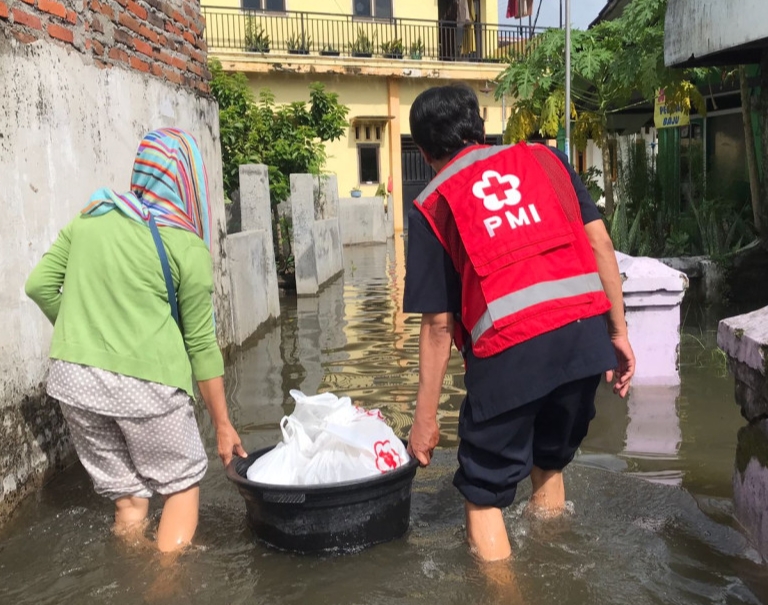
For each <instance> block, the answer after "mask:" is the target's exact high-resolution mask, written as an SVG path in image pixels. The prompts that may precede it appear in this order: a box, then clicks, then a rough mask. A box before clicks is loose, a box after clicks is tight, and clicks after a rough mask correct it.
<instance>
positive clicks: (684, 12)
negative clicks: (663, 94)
mask: <svg viewBox="0 0 768 605" xmlns="http://www.w3.org/2000/svg"><path fill="white" fill-rule="evenodd" d="M765 39H768V5H766V3H765V0H741V1H740V2H722V1H720V0H670V2H669V5H668V6H667V17H666V28H665V31H664V62H665V63H666V64H667V65H676V64H679V63H683V62H685V61H688V60H689V59H690V58H692V57H696V58H700V57H706V56H707V55H712V54H715V53H720V52H723V51H726V50H730V49H733V48H737V47H740V46H744V45H749V44H754V43H756V42H758V41H760V40H765Z"/></svg>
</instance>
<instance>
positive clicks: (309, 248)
mask: <svg viewBox="0 0 768 605" xmlns="http://www.w3.org/2000/svg"><path fill="white" fill-rule="evenodd" d="M314 191H315V177H314V176H312V175H311V174H292V175H291V199H290V202H291V216H292V218H293V236H292V237H293V241H292V246H293V259H294V262H295V265H296V294H298V295H299V296H301V295H313V294H315V293H317V291H318V289H319V284H318V279H317V261H316V258H315V238H314V224H315V200H314Z"/></svg>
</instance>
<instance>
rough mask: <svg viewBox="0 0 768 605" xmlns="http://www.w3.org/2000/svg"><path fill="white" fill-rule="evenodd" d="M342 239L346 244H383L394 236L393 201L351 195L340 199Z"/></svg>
mask: <svg viewBox="0 0 768 605" xmlns="http://www.w3.org/2000/svg"><path fill="white" fill-rule="evenodd" d="M339 217H340V219H341V241H342V243H343V244H344V245H345V246H351V245H355V244H383V243H386V241H387V239H389V238H391V237H394V234H395V230H394V221H393V218H392V217H393V212H392V205H391V203H387V202H385V199H384V198H381V197H359V198H354V197H349V198H342V199H340V200H339Z"/></svg>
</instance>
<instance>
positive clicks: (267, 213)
mask: <svg viewBox="0 0 768 605" xmlns="http://www.w3.org/2000/svg"><path fill="white" fill-rule="evenodd" d="M240 208H241V213H242V227H243V230H242V231H241V232H240V233H234V234H232V235H228V236H227V240H226V242H227V257H228V262H229V272H230V283H231V293H232V294H231V300H232V316H233V320H234V321H233V323H234V343H235V344H236V345H241V344H243V343H244V342H245V341H246V340H248V339H249V338H250V337H251V336H253V335H254V334H255V333H256V332H257V331H258V330H259V328H261V327H262V326H263V325H265V324H267V323H268V322H269V321H271V320H274V319H275V318H277V317H279V316H280V297H279V292H278V286H277V267H276V263H275V247H274V240H273V237H272V218H271V210H270V202H269V177H268V173H267V167H266V166H262V165H253V164H250V165H247V166H240Z"/></svg>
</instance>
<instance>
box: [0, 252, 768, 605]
mask: <svg viewBox="0 0 768 605" xmlns="http://www.w3.org/2000/svg"><path fill="white" fill-rule="evenodd" d="M397 243H398V245H401V243H400V241H399V240H398V242H397ZM400 252H401V251H400ZM345 254H346V257H345V262H346V265H347V270H346V274H345V277H344V279H343V281H339V282H337V283H335V284H333V285H331V286H330V287H329V288H327V289H326V290H325V291H324V292H323V293H322V294H321V296H319V297H318V298H311V299H299V300H298V301H296V300H293V301H290V300H286V301H283V303H284V304H283V318H282V320H281V322H280V325H279V327H276V328H275V329H274V330H272V331H271V332H270V333H269V334H267V335H266V336H265V337H264V338H263V339H262V340H261V341H259V343H258V344H257V345H256V346H255V347H254V348H252V349H250V350H248V351H245V352H242V353H240V354H239V355H238V356H237V358H236V359H235V360H234V363H233V365H232V367H231V368H230V371H229V374H228V389H229V393H230V404H231V407H232V410H233V420H234V422H235V424H236V426H237V427H238V429H239V430H240V432H241V435H242V436H243V438H244V440H245V444H246V446H247V448H248V449H250V450H252V449H256V448H258V447H262V446H264V445H267V444H271V443H274V442H275V441H276V440H277V439H278V434H279V429H278V422H279V420H280V418H281V417H282V416H283V415H284V414H285V413H286V412H289V411H290V409H291V401H292V400H291V399H290V396H289V395H288V391H289V390H290V389H292V388H299V389H301V390H303V391H305V392H307V393H314V392H316V391H318V390H326V389H330V390H333V391H334V392H337V393H340V394H341V393H344V394H348V395H350V396H351V397H352V398H353V399H355V400H357V401H358V402H360V403H362V404H363V405H366V406H370V407H381V408H383V409H384V411H385V413H386V415H387V416H388V418H389V419H390V420H391V421H392V423H393V424H394V425H395V426H396V427H397V429H398V431H399V432H400V433H401V434H402V435H405V434H406V433H407V427H408V425H409V423H410V412H411V410H412V402H413V400H414V398H415V393H416V386H417V380H418V375H417V338H418V317H409V316H405V315H403V314H402V313H401V311H400V305H401V300H402V284H403V269H402V262H400V263H397V262H395V256H396V254H395V247H394V244H393V245H389V246H375V247H358V248H348V249H346V250H345ZM398 258H400V259H402V254H401V253H398ZM682 377H683V382H682V385H681V387H680V388H679V389H672V390H659V391H646V392H644V393H642V394H640V393H639V392H638V393H636V394H634V395H633V396H632V397H630V399H629V400H628V401H622V400H620V399H618V398H615V397H614V396H612V394H611V393H610V392H609V391H608V390H607V389H605V390H602V391H601V393H600V396H599V400H598V416H597V419H596V420H595V422H594V423H593V425H592V427H591V428H590V434H589V437H588V438H587V440H586V441H585V443H584V445H583V448H582V452H581V454H580V456H579V458H578V460H577V464H575V465H573V466H572V467H571V468H570V470H569V472H568V473H567V481H568V498H569V500H570V501H571V502H572V504H573V512H572V514H570V515H568V516H567V517H565V518H563V519H561V520H558V521H555V522H548V523H542V522H535V521H530V520H528V519H527V518H524V517H522V516H521V509H522V505H523V504H524V501H525V499H526V497H527V495H528V493H529V486H528V484H524V485H523V486H522V487H521V489H520V491H519V498H518V503H517V504H516V505H515V506H513V507H511V508H510V509H509V510H508V511H507V513H506V517H507V519H508V526H509V529H510V533H511V535H512V537H513V544H514V547H515V552H516V559H515V563H514V565H513V568H514V572H515V576H516V579H515V582H514V583H506V584H501V585H498V584H494V583H492V582H489V581H488V579H487V576H486V574H485V572H484V570H483V569H481V568H479V567H478V566H477V565H476V564H475V562H474V561H473V560H472V558H471V557H470V556H469V554H468V553H467V549H466V546H465V544H464V535H463V528H462V523H463V511H462V502H461V498H460V497H459V495H458V493H457V492H456V491H455V489H454V488H453V487H452V486H451V477H452V474H453V470H454V466H455V449H454V448H455V446H456V419H457V415H458V409H459V406H460V403H461V398H462V379H461V363H460V361H459V359H458V358H454V359H453V360H452V363H451V366H450V368H449V376H448V377H447V378H446V384H445V389H444V396H443V402H442V407H441V415H442V417H441V433H442V440H441V446H442V447H443V448H444V449H442V450H439V452H438V455H437V457H436V461H435V464H433V465H432V466H431V467H430V468H429V469H422V470H420V471H419V473H418V475H417V477H416V481H415V483H414V493H413V510H412V515H411V522H412V524H411V530H410V531H409V533H408V535H407V536H406V537H405V538H404V539H402V540H399V541H396V542H393V543H390V544H385V545H381V546H377V547H375V548H372V549H369V550H367V551H364V552H362V553H360V554H357V555H350V556H343V557H300V556H294V555H287V554H283V553H278V552H274V551H271V550H269V549H267V548H265V547H263V546H261V545H258V544H254V543H253V542H252V540H251V537H250V535H249V533H248V530H247V529H246V527H245V519H244V506H243V503H242V500H241V499H240V496H239V495H238V494H237V492H236V491H235V489H234V487H233V486H231V485H230V484H229V483H228V482H227V480H226V478H225V477H224V475H223V473H222V472H221V467H220V465H219V463H218V461H217V460H212V462H211V470H210V471H209V473H208V475H207V477H206V478H205V480H204V482H203V485H202V511H201V521H200V529H199V532H198V536H197V538H196V542H197V545H198V547H197V549H196V550H195V551H194V552H192V553H190V554H188V555H186V556H185V557H184V558H183V559H182V560H181V562H180V563H179V564H177V565H176V566H175V567H173V568H171V569H166V568H163V567H162V565H160V564H159V561H158V560H157V559H156V558H154V557H152V556H150V555H146V554H141V553H136V552H129V551H127V550H126V549H125V548H124V547H122V546H121V545H120V544H119V543H118V542H117V541H116V540H115V539H114V538H112V537H111V536H110V533H109V526H110V522H111V509H110V505H109V503H108V502H106V501H104V500H102V499H100V498H98V497H96V496H95V495H94V494H93V493H92V490H91V487H90V483H89V481H88V478H87V477H86V476H85V474H84V472H83V471H82V469H81V468H80V467H79V465H76V466H74V467H72V468H71V469H69V470H68V471H66V472H64V473H62V474H61V475H59V476H58V477H57V478H56V479H55V480H54V481H52V482H51V483H50V484H48V485H47V486H46V487H45V488H44V489H42V490H41V491H40V492H39V493H38V494H37V495H36V496H33V497H31V498H30V499H28V500H27V501H26V502H25V503H24V504H23V505H22V507H21V509H20V511H19V512H18V514H17V515H16V516H15V517H14V519H13V520H12V522H11V523H10V524H9V525H7V526H6V527H5V528H3V529H2V530H0V605H6V604H8V605H11V604H13V605H21V604H36V605H37V604H48V603H50V604H54V603H56V604H60V603H75V604H81V603H83V604H85V603H98V604H111V603H115V604H121V605H133V604H136V603H146V602H154V603H174V604H175V603H189V604H208V603H212V604H219V603H222V604H235V603H238V604H239V603H243V604H245V603H248V604H252V605H256V604H270V605H281V604H289V603H302V604H307V605H319V604H329V605H341V604H350V605H352V604H355V605H361V604H370V605H374V604H387V605H391V604H416V603H441V604H443V603H445V604H454V603H455V604H470V603H472V604H475V603H477V604H489V603H526V604H530V605H539V604H541V605H545V604H546V605H549V604H551V603H558V604H563V605H570V604H573V605H593V604H599V605H602V604H614V603H615V604H617V605H619V604H621V605H624V604H630V603H631V604H632V605H644V604H657V603H658V604H662V603H663V604H669V603H676V604H677V603H679V604H689V603H723V604H735V603H761V602H768V570H766V568H765V567H763V566H762V565H761V564H759V563H758V561H759V557H758V556H757V555H756V553H755V552H754V550H753V549H752V548H751V547H750V546H749V544H748V542H747V541H746V539H745V538H744V536H743V535H742V533H741V532H740V531H739V528H738V525H737V524H736V523H735V521H734V520H733V514H732V504H731V499H730V495H731V476H732V472H733V464H734V457H735V450H736V433H737V431H738V429H739V427H741V426H742V425H743V421H742V419H741V417H740V415H739V412H738V408H737V406H736V405H735V403H734V402H733V384H732V379H731V378H730V377H729V376H728V375H727V373H726V371H725V365H724V359H723V358H722V357H720V356H719V355H718V354H717V352H716V348H715V347H714V333H713V332H712V331H711V330H707V329H702V328H699V327H688V328H687V329H686V335H685V337H684V340H683V347H682ZM203 433H204V437H205V439H206V444H207V446H208V448H209V452H210V453H211V456H213V452H214V448H213V439H212V434H211V431H210V426H209V425H208V424H207V423H205V422H204V423H203ZM521 503H522V504H521ZM155 512H157V510H155Z"/></svg>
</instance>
